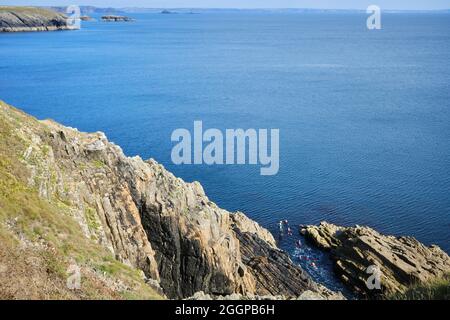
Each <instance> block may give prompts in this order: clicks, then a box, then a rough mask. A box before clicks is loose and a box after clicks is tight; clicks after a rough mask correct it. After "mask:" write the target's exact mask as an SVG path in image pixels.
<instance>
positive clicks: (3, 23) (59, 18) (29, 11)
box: [0, 7, 75, 32]
mask: <svg viewBox="0 0 450 320" xmlns="http://www.w3.org/2000/svg"><path fill="white" fill-rule="evenodd" d="M67 21H68V20H67V16H65V15H64V14H62V13H57V12H54V11H51V10H47V9H42V8H34V7H0V32H22V31H55V30H73V29H75V28H74V27H72V26H70V25H69V24H68V22H67Z"/></svg>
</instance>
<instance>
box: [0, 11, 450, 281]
mask: <svg viewBox="0 0 450 320" xmlns="http://www.w3.org/2000/svg"><path fill="white" fill-rule="evenodd" d="M135 17H136V19H137V21H136V22H135V23H128V24H125V23H117V24H114V23H101V22H91V23H84V28H83V29H82V30H80V31H75V32H54V33H23V34H1V35H0V98H1V99H3V100H5V101H7V102H8V103H10V104H13V105H16V106H18V107H21V108H23V109H24V110H25V111H26V112H29V113H31V114H33V115H35V116H37V117H39V118H53V119H55V120H57V121H59V122H62V123H64V124H66V125H69V126H72V127H77V128H78V129H80V130H83V131H98V130H100V131H104V132H105V133H106V134H107V135H108V137H109V138H110V140H112V141H114V142H116V143H117V144H119V145H121V146H122V147H123V149H124V151H125V152H126V153H127V154H128V155H136V154H138V155H141V156H142V157H143V158H148V157H153V158H155V159H157V160H158V161H160V162H161V163H163V164H164V165H165V166H166V167H167V168H168V169H169V170H171V171H173V172H174V173H175V174H176V175H178V176H181V177H183V178H184V179H185V180H187V181H192V180H198V181H200V182H201V183H202V184H203V185H204V187H205V190H206V192H207V194H208V195H209V197H210V198H211V199H212V200H213V201H215V202H217V203H218V204H219V205H220V206H222V207H224V208H226V209H228V210H241V211H244V212H246V213H247V214H248V215H249V216H250V217H252V218H254V219H255V220H257V221H258V222H260V223H261V224H262V225H264V226H265V227H267V228H269V229H270V230H271V231H273V232H274V233H276V232H277V221H279V220H280V219H289V221H290V223H291V225H297V224H309V223H317V222H319V221H321V220H328V221H331V222H334V223H338V224H351V225H352V224H363V225H370V226H372V227H374V228H376V229H377V230H379V231H381V232H384V233H389V234H395V235H411V236H415V237H417V238H418V239H419V240H421V241H423V242H425V243H427V244H432V243H436V244H438V245H440V246H441V247H443V248H444V249H445V250H446V251H447V252H450V232H449V230H450V197H449V195H450V177H449V171H450V147H449V138H450V63H449V61H450V14H447V15H445V14H423V15H417V14H385V15H384V16H383V29H382V30H381V31H368V30H367V29H366V28H365V23H366V22H365V19H366V16H365V15H359V14H247V13H240V14H223V13H222V14H199V15H184V14H179V15H159V14H147V15H137V16H135ZM194 120H202V121H203V124H204V126H205V127H215V128H220V129H226V128H279V129H280V135H281V138H280V139H281V140H280V148H281V149H280V164H281V166H280V172H279V174H278V175H276V176H273V177H261V176H260V175H259V167H256V166H211V167H207V166H174V165H173V164H172V163H171V161H170V151H171V148H172V146H173V144H172V142H171V141H170V135H171V132H172V131H173V130H174V129H176V128H192V126H193V121H194ZM296 239H297V236H296V235H295V236H294V237H284V238H283V239H280V243H281V246H282V247H283V248H285V249H286V250H288V251H289V252H290V253H292V254H294V246H293V244H294V241H295V240H296ZM297 254H298V253H297ZM294 256H295V254H294ZM302 264H303V265H304V266H307V267H308V263H307V262H302ZM308 268H309V267H308ZM309 269H310V272H311V273H312V274H313V275H314V276H315V277H318V278H321V277H322V275H321V273H322V272H326V270H325V271H324V270H313V269H311V268H309Z"/></svg>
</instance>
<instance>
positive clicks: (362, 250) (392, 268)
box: [300, 222, 450, 297]
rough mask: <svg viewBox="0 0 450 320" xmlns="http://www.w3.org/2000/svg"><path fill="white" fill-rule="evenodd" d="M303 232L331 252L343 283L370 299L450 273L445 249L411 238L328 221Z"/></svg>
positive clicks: (400, 291) (449, 261) (449, 264)
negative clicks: (378, 286)
mask: <svg viewBox="0 0 450 320" xmlns="http://www.w3.org/2000/svg"><path fill="white" fill-rule="evenodd" d="M300 232H301V233H302V234H304V235H305V236H306V237H307V238H308V239H310V240H311V241H312V242H313V243H314V244H315V245H316V246H317V247H319V248H321V249H323V250H327V251H329V252H330V254H331V257H332V259H333V260H334V265H335V270H336V273H337V275H338V276H339V277H340V278H341V279H342V281H343V282H344V283H346V284H347V285H348V286H349V287H350V288H352V289H354V290H355V291H358V292H360V293H362V294H364V295H367V296H370V297H377V296H380V295H389V294H393V293H402V292H404V291H405V290H406V289H407V288H408V287H409V286H411V285H415V284H426V283H428V282H430V281H432V280H433V279H436V278H439V277H442V276H443V275H445V274H448V273H450V257H449V256H448V255H447V254H446V253H445V252H444V251H443V250H441V249H440V248H439V247H437V246H430V247H427V246H425V245H423V244H422V243H420V242H419V241H417V240H416V239H414V238H412V237H394V236H386V235H382V234H380V233H378V232H377V231H375V230H373V229H371V228H369V227H361V226H355V227H339V226H336V225H333V224H330V223H326V222H322V223H321V224H320V225H318V226H304V227H302V228H301V230H300ZM371 266H373V267H371ZM369 267H371V268H370V269H369V270H368V268H369ZM374 275H379V280H380V289H379V290H377V288H376V286H374V285H375V284H376V283H375V282H374V281H375V278H374V277H373V276H374ZM371 276H372V278H371ZM367 283H369V286H368V285H367ZM371 288H372V289H371Z"/></svg>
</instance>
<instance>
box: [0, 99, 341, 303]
mask: <svg viewBox="0 0 450 320" xmlns="http://www.w3.org/2000/svg"><path fill="white" fill-rule="evenodd" d="M0 116H1V122H0V124H1V126H2V127H1V128H3V131H4V133H3V136H2V137H1V139H0V140H1V144H2V145H1V147H2V148H1V149H0V150H1V157H2V163H3V164H4V166H3V168H4V172H3V174H4V176H5V177H8V179H9V180H11V182H8V185H5V187H4V188H3V197H2V198H0V200H1V201H0V206H1V207H2V208H4V209H3V213H4V216H3V219H2V220H0V231H1V230H2V229H1V226H2V225H3V229H4V230H7V231H5V232H6V234H7V235H8V232H9V231H8V230H10V229H11V228H12V229H11V230H15V228H19V230H18V231H17V232H16V233H17V234H20V236H16V238H18V239H19V240H18V241H19V242H21V241H25V242H26V243H28V242H30V241H31V242H33V241H35V240H33V239H35V238H34V237H35V236H36V234H35V233H36V232H38V236H37V237H38V239H41V240H42V239H43V240H42V241H43V243H45V245H48V243H53V242H54V240H55V238H56V239H59V238H60V237H62V239H66V238H67V235H65V232H62V231H60V230H56V231H52V232H53V233H56V235H54V236H52V237H48V236H46V233H45V232H44V231H43V230H41V229H42V228H37V229H38V230H35V229H36V226H38V225H39V224H41V223H42V219H45V217H41V216H39V215H38V216H37V218H36V219H34V218H33V219H31V220H29V218H30V216H31V217H36V213H34V212H33V210H34V209H33V208H30V209H28V210H27V212H22V211H15V210H13V209H12V208H9V207H8V206H9V205H10V203H11V199H12V198H13V197H14V194H11V192H13V190H16V189H15V188H11V187H10V186H9V185H16V184H18V185H19V186H20V188H19V189H17V190H22V189H23V190H28V191H27V194H28V193H29V194H30V195H33V194H35V195H36V199H44V200H45V202H46V203H47V204H49V205H51V206H53V207H56V209H57V211H56V212H57V213H55V217H56V218H55V219H57V220H58V221H60V220H62V221H65V220H67V222H66V223H67V224H70V223H72V222H71V221H73V222H74V223H75V225H76V226H77V227H76V228H78V229H79V230H80V234H81V236H80V237H79V238H77V239H79V240H76V241H77V242H78V243H80V245H81V244H82V243H85V241H88V242H89V243H91V242H93V243H94V244H95V245H96V246H100V247H101V248H104V250H107V251H108V252H109V253H110V254H111V255H112V256H113V257H114V259H115V260H116V261H118V263H121V264H123V265H125V266H129V267H130V268H133V269H134V270H140V271H142V272H143V279H144V280H145V281H146V282H147V283H150V284H151V285H152V287H153V288H155V289H156V290H157V289H158V286H160V287H161V288H162V290H163V292H164V294H165V295H166V296H167V297H169V298H184V297H189V296H192V295H194V294H195V293H196V292H200V291H202V292H204V293H205V294H208V295H211V296H226V295H230V294H240V295H242V296H255V295H282V296H284V297H286V298H290V297H292V298H295V297H298V296H301V295H302V294H304V293H305V292H308V293H312V294H313V295H314V296H316V297H322V298H329V297H330V298H335V297H339V296H336V295H334V293H332V292H330V291H328V290H326V289H325V288H323V287H321V286H319V285H317V284H316V283H314V282H313V281H312V280H311V279H310V278H309V277H308V276H307V275H306V274H305V272H304V271H303V270H302V269H301V268H300V267H298V266H296V265H295V264H293V263H292V262H291V260H290V259H289V257H288V255H287V254H286V253H284V252H282V251H280V250H279V249H278V248H277V247H276V244H275V240H274V239H273V237H272V235H271V234H270V233H269V232H268V231H267V230H265V229H263V228H262V227H260V226H259V225H258V224H257V223H256V222H254V221H252V220H250V219H249V218H247V217H246V216H245V215H244V214H242V213H230V212H228V211H226V210H223V209H221V208H219V207H218V206H216V205H215V204H214V203H213V202H211V201H210V200H209V199H208V197H207V196H206V195H205V193H204V191H203V189H202V187H201V185H200V184H199V183H196V182H194V183H186V182H184V181H183V180H181V179H179V178H177V177H175V176H173V175H172V174H171V173H170V172H168V171H166V170H165V169H164V168H163V166H161V165H160V164H158V163H157V162H156V161H154V160H149V161H143V160H142V159H141V158H139V157H134V158H128V157H126V156H125V155H124V154H123V152H122V150H121V149H120V147H118V146H116V145H115V144H113V143H111V142H109V141H108V140H107V138H106V137H105V135H104V134H103V133H100V132H98V133H92V134H87V133H81V132H79V131H77V130H76V129H72V128H68V127H64V126H62V125H60V124H58V123H55V122H53V121H50V120H47V121H38V120H36V119H34V118H32V117H30V116H28V115H25V114H23V113H22V112H20V111H18V110H16V109H14V108H12V107H10V106H8V105H6V104H4V103H0ZM15 172H17V173H15ZM8 179H6V178H4V179H3V180H4V181H9V180H8ZM0 191H1V190H0ZM1 194H2V193H0V195H1ZM36 201H38V200H36ZM39 201H40V200H39ZM23 203H25V204H27V203H28V200H27V199H23ZM39 205H41V204H39ZM56 209H55V210H56ZM0 217H2V216H1V215H0ZM22 220H24V221H28V222H27V223H25V222H20V221H22ZM17 221H19V222H17ZM69 222H70V223H69ZM53 224H54V223H53V222H52V223H48V225H47V226H46V229H45V230H47V229H48V228H50V229H51V230H55V229H57V228H56V226H55V225H53ZM55 224H56V223H55ZM63 224H64V223H63ZM21 225H29V227H27V228H25V229H27V230H28V232H23V231H21V230H20V226H21ZM7 226H14V228H13V227H11V228H9V227H7ZM8 228H9V229H8ZM73 228H75V227H73ZM78 229H77V230H78ZM28 233H29V234H28ZM53 233H52V234H53ZM27 234H28V235H27ZM0 235H1V233H0ZM7 235H6V236H5V238H7V237H8V236H7ZM55 241H56V240H55ZM58 241H59V240H58ZM61 241H62V240H61ZM63 242H64V249H61V250H60V251H62V252H63V253H61V254H62V255H65V256H70V259H72V258H74V259H75V260H76V261H82V262H81V263H82V264H83V265H84V266H85V267H86V268H87V267H89V266H91V267H92V265H94V266H95V263H91V262H89V261H90V260H91V259H92V257H91V256H89V257H85V256H83V259H81V258H80V257H79V256H77V255H83V253H84V251H83V250H81V249H80V250H78V251H77V250H76V249H73V250H72V249H71V250H69V249H68V248H72V247H73V246H76V245H77V243H69V241H68V240H67V241H65V240H64V241H63ZM58 243H60V242H58ZM2 245H3V243H2ZM53 246H55V247H58V248H59V247H60V246H62V245H59V246H58V245H53ZM89 252H90V251H89ZM95 255H96V254H95ZM67 259H69V258H67ZM67 259H65V260H67ZM64 263H65V262H64ZM64 263H63V265H65V264H64ZM66 264H67V263H66ZM24 268H25V266H24ZM91 269H92V268H91ZM97 269H98V268H96V267H94V268H93V270H97ZM108 270H109V269H108ZM11 277H14V274H11ZM130 290H131V289H130ZM308 296H311V295H310V294H309V295H308Z"/></svg>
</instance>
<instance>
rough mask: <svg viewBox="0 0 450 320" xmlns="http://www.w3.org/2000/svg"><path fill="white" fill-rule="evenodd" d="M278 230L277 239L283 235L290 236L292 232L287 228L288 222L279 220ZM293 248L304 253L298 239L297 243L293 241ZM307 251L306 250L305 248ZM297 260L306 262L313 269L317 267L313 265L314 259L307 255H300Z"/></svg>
mask: <svg viewBox="0 0 450 320" xmlns="http://www.w3.org/2000/svg"><path fill="white" fill-rule="evenodd" d="M278 228H279V237H280V238H282V237H283V236H284V235H285V234H287V235H288V236H292V235H293V232H292V228H291V227H290V226H289V221H288V220H280V222H279V223H278ZM295 246H296V248H297V249H298V250H301V251H302V252H304V249H305V247H303V244H302V241H301V240H300V239H298V240H297V241H295ZM306 249H307V250H308V248H306ZM298 258H299V259H300V260H306V261H308V262H309V265H310V266H311V267H313V268H315V269H317V266H316V264H315V262H314V261H315V260H317V259H314V258H311V257H309V256H308V255H304V254H300V255H299V256H298Z"/></svg>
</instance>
